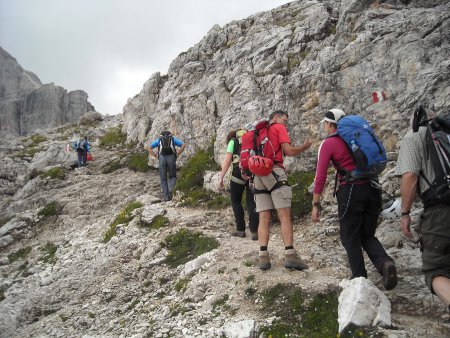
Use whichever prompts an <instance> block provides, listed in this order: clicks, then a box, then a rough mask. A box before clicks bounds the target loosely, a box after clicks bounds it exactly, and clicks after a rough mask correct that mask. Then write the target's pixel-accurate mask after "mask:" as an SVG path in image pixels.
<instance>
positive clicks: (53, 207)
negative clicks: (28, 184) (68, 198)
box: [38, 202, 62, 219]
mask: <svg viewBox="0 0 450 338" xmlns="http://www.w3.org/2000/svg"><path fill="white" fill-rule="evenodd" d="M61 209H62V207H61V205H60V204H59V203H58V202H50V203H49V204H47V205H46V206H45V207H43V208H42V209H41V210H39V212H38V216H42V217H43V218H44V219H46V218H48V217H50V216H55V215H59V213H60V212H61Z"/></svg>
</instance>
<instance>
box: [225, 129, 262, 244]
mask: <svg viewBox="0 0 450 338" xmlns="http://www.w3.org/2000/svg"><path fill="white" fill-rule="evenodd" d="M245 133H246V130H244V129H239V130H237V131H236V130H232V131H230V132H229V133H228V135H227V139H226V143H227V154H226V156H225V159H224V161H223V163H222V171H221V172H220V174H219V189H221V190H223V189H224V188H225V187H224V177H225V174H226V173H227V171H228V168H230V166H231V165H232V166H233V169H232V171H231V176H230V195H231V206H232V208H233V213H234V218H235V221H236V230H235V231H233V232H232V233H231V236H237V237H245V236H246V233H245V217H244V208H243V207H242V197H243V195H244V191H245V204H246V207H247V212H248V218H249V229H250V232H251V236H252V237H251V238H252V240H253V241H257V240H258V222H259V218H258V213H257V212H256V204H255V200H254V196H253V191H252V189H251V188H250V185H249V179H248V177H245V178H244V177H242V174H241V170H240V168H239V157H240V154H241V140H242V135H244V134H245Z"/></svg>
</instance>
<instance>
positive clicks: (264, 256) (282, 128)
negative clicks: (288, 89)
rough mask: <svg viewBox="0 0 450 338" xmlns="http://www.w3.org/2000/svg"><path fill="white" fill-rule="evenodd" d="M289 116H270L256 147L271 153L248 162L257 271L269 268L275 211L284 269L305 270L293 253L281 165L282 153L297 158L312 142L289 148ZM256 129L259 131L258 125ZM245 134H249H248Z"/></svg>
mask: <svg viewBox="0 0 450 338" xmlns="http://www.w3.org/2000/svg"><path fill="white" fill-rule="evenodd" d="M288 117H289V115H288V114H287V113H286V112H284V111H281V110H277V111H274V112H273V113H271V114H270V116H269V121H268V123H267V127H264V129H261V130H260V131H259V135H263V134H264V133H266V132H267V137H265V138H264V140H261V141H263V143H264V146H263V144H261V143H260V144H259V145H258V147H262V148H264V149H265V150H267V149H268V148H266V147H265V146H268V147H269V148H270V149H271V151H272V153H271V154H269V151H268V150H267V151H263V153H264V154H263V155H264V156H254V157H250V158H249V159H248V161H249V163H250V166H249V168H250V171H252V170H253V171H252V172H253V174H254V188H255V190H254V194H255V201H256V211H258V212H259V226H258V238H259V245H260V249H259V250H260V251H259V268H260V269H261V270H267V269H270V267H271V264H270V257H269V251H268V250H267V246H268V244H269V232H270V231H269V226H270V220H271V216H272V210H273V209H276V210H277V214H278V218H279V219H280V223H281V237H282V239H283V242H284V246H285V256H284V257H285V259H284V266H285V267H286V268H287V269H297V270H303V269H307V268H308V266H307V265H306V264H305V263H304V262H302V261H301V260H300V258H299V256H298V255H297V252H296V251H295V250H294V234H293V232H294V231H293V225H292V221H291V200H292V190H291V187H290V186H289V185H288V183H287V174H286V170H285V168H284V166H283V154H284V155H286V156H295V155H298V154H300V153H301V152H304V151H306V150H307V149H309V147H311V144H312V142H311V141H310V140H309V139H306V140H305V141H304V142H303V144H302V145H301V146H292V145H291V139H290V138H289V134H288V131H287V129H286V123H287V120H288ZM258 124H259V123H258ZM256 127H257V128H258V125H257V126H256ZM247 134H249V135H252V133H251V132H249V133H247ZM247 134H246V135H247ZM244 138H245V135H244V136H243V142H242V150H241V166H243V164H245V163H243V160H245V158H244V159H243V158H242V156H243V155H244V151H247V149H245V148H244ZM250 141H251V140H250ZM246 143H247V142H246ZM250 143H251V142H250ZM261 154H262V153H261ZM268 156H270V157H268ZM268 159H270V161H269V162H270V163H273V167H271V166H269V170H268V172H266V168H267V166H266V164H267V162H268V161H267V160H268ZM255 173H259V174H255Z"/></svg>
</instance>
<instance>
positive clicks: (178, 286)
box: [175, 278, 190, 292]
mask: <svg viewBox="0 0 450 338" xmlns="http://www.w3.org/2000/svg"><path fill="white" fill-rule="evenodd" d="M189 281H190V279H189V278H181V279H179V280H178V281H177V282H176V283H175V291H176V292H184V290H186V287H187V285H188V283H189Z"/></svg>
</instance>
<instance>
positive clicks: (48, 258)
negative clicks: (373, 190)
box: [40, 242, 58, 264]
mask: <svg viewBox="0 0 450 338" xmlns="http://www.w3.org/2000/svg"><path fill="white" fill-rule="evenodd" d="M56 250H58V246H57V245H55V244H53V243H52V242H47V243H46V244H45V245H44V246H43V247H41V251H44V256H42V257H41V258H40V261H42V262H44V263H50V264H55V263H56V261H57V260H58V259H57V258H56V256H55V254H56Z"/></svg>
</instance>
